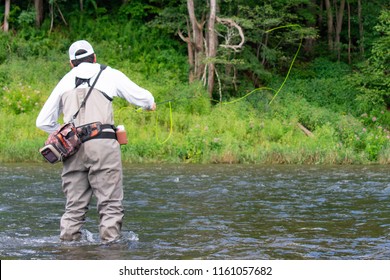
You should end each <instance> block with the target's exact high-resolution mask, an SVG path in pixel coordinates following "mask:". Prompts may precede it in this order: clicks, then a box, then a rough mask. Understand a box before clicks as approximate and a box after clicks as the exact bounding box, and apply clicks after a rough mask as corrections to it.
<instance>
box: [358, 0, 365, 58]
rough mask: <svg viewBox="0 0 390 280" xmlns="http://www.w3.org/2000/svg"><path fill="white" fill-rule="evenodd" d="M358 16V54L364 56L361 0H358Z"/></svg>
mask: <svg viewBox="0 0 390 280" xmlns="http://www.w3.org/2000/svg"><path fill="white" fill-rule="evenodd" d="M358 18H359V36H360V40H359V49H360V55H361V56H364V31H363V19H362V1H361V0H358Z"/></svg>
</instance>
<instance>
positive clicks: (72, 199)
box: [60, 139, 124, 243]
mask: <svg viewBox="0 0 390 280" xmlns="http://www.w3.org/2000/svg"><path fill="white" fill-rule="evenodd" d="M62 188H63V192H64V194H65V196H66V206H65V213H64V215H63V216H62V218H61V233H60V238H61V240H64V241H73V240H79V239H80V237H81V232H80V230H81V228H82V226H83V225H84V223H85V217H86V213H87V211H88V208H89V202H90V199H91V197H92V195H94V196H95V197H96V199H97V211H98V213H99V219H100V221H99V223H100V224H99V233H100V238H101V241H102V243H108V242H112V241H115V240H117V239H119V238H120V235H121V227H122V219H123V215H124V210H123V206H122V199H123V185H122V163H121V154H120V147H119V143H118V141H116V140H114V139H93V140H90V141H87V142H85V143H84V144H83V145H81V148H80V150H79V151H78V152H77V153H76V154H75V155H73V156H72V157H70V158H69V159H67V160H66V161H65V162H64V168H63V172H62Z"/></svg>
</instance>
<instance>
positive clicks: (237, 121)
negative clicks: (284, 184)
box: [0, 1, 390, 164]
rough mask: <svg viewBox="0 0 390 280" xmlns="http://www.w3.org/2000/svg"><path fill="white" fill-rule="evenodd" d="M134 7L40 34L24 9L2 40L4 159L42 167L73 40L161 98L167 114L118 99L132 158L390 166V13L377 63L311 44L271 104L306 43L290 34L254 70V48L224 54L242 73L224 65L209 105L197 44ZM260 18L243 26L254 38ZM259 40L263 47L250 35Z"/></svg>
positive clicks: (378, 27) (373, 46)
mask: <svg viewBox="0 0 390 280" xmlns="http://www.w3.org/2000/svg"><path fill="white" fill-rule="evenodd" d="M64 2H66V1H64ZM98 2H99V1H96V2H95V1H89V3H95V4H96V3H98ZM130 2H132V3H133V4H132V5H133V6H131V5H130V4H129V5H128V6H126V5H125V6H121V8H120V9H119V10H118V15H120V16H118V18H115V19H113V18H110V17H109V16H108V12H107V11H105V10H100V9H96V10H93V11H94V12H93V13H92V12H91V14H89V13H81V14H80V13H73V14H72V13H69V14H67V25H66V26H65V25H61V24H60V23H59V22H58V21H57V22H56V25H55V26H54V29H53V30H52V31H50V32H49V31H48V30H49V29H50V26H49V25H50V20H46V21H44V22H43V24H42V26H41V27H40V28H36V27H34V26H33V25H34V24H33V20H34V17H29V16H28V13H27V12H25V13H21V12H20V11H19V13H18V11H13V12H14V13H16V14H18V15H19V16H18V17H16V16H15V18H18V20H19V21H17V20H16V19H14V22H15V23H14V24H15V26H16V27H17V30H15V31H14V32H9V33H0V151H1V155H0V161H2V162H14V161H28V162H40V161H43V158H42V157H41V155H40V154H39V153H38V149H39V148H40V147H41V146H42V145H43V143H44V141H45V140H46V138H47V134H46V133H44V132H42V131H40V130H39V129H37V128H36V127H35V119H36V117H37V115H38V113H39V111H40V109H41V107H42V105H43V104H44V102H45V101H46V99H47V97H48V96H49V94H50V92H51V91H52V89H53V88H54V86H55V85H56V84H57V82H58V81H59V79H61V78H62V76H63V75H64V74H65V73H66V72H67V71H68V70H69V64H68V56H67V50H68V47H69V45H70V44H71V43H72V42H73V41H74V40H77V39H81V38H82V39H87V40H89V41H90V42H91V43H92V45H93V46H94V49H95V52H96V54H97V58H98V62H100V63H104V64H108V65H110V66H112V67H114V68H117V69H119V70H121V71H122V72H124V73H125V74H127V75H128V76H129V77H130V78H131V79H132V80H133V81H134V82H136V83H137V84H139V85H140V86H142V87H144V88H146V89H148V90H150V91H151V92H152V93H153V95H154V96H155V98H156V102H157V103H158V102H161V104H158V110H157V111H156V112H143V111H141V112H139V111H137V110H136V109H137V108H135V107H134V106H131V105H128V104H127V103H126V102H124V101H123V100H119V99H118V100H115V101H114V106H115V121H116V124H124V125H125V127H126V130H127V133H128V138H129V144H128V145H125V146H122V152H123V160H124V161H125V162H133V163H136V162H145V163H146V162H170V163H171V162H174V163H178V162H189V163H283V164H284V163H286V164H368V163H380V164H389V163H390V132H389V130H390V112H389V110H388V106H389V104H390V101H389V98H390V97H389V85H390V79H389V76H388V74H389V68H388V65H389V62H390V61H389V59H390V54H389V49H390V42H389V40H390V27H389V26H390V24H389V21H390V14H389V11H388V10H386V9H384V11H383V12H382V13H381V14H380V16H379V17H378V18H377V21H376V22H375V25H373V29H372V30H373V33H375V32H376V33H375V34H376V36H374V35H375V34H374V35H372V37H370V38H369V39H370V45H369V47H370V50H369V51H368V50H367V51H366V53H367V58H361V59H359V60H356V61H357V62H356V63H354V64H348V63H347V62H343V60H342V59H341V60H337V59H335V58H334V56H333V54H329V53H323V54H321V55H317V56H314V55H311V56H310V57H308V54H307V53H306V52H305V51H304V50H303V49H302V50H301V51H300V54H299V55H298V57H297V60H296V61H295V64H294V65H293V67H292V69H291V73H290V75H289V77H288V79H287V80H286V83H285V84H284V86H283V87H282V88H281V91H280V92H279V93H278V95H277V97H276V98H275V99H274V100H273V101H272V103H271V104H270V101H271V100H272V98H273V97H274V95H275V92H276V91H277V90H278V89H279V88H280V86H281V85H282V84H283V81H284V79H285V77H286V75H287V70H288V69H289V67H290V65H291V61H292V58H293V55H294V53H295V51H296V50H297V48H298V47H299V40H298V41H297V40H296V38H295V39H292V38H289V37H288V36H290V35H293V34H294V32H297V31H294V30H293V31H291V30H285V31H284V32H283V33H278V36H280V38H281V37H283V36H287V37H285V40H284V41H283V43H284V46H281V48H279V49H276V48H275V49H271V48H269V49H267V50H266V52H267V55H268V65H266V64H265V65H262V66H261V67H260V66H259V65H258V64H257V65H254V62H253V61H254V56H253V52H251V51H250V50H249V48H246V49H245V50H244V51H243V52H241V53H240V54H234V53H228V52H226V53H224V54H223V55H224V58H223V59H224V61H220V65H219V67H221V65H223V66H226V65H227V62H226V61H225V59H227V58H228V57H229V56H237V60H232V59H231V58H229V59H230V60H229V61H230V62H229V63H230V64H229V65H228V66H229V67H231V68H229V67H227V66H226V67H227V68H226V69H225V70H226V71H225V70H222V69H221V71H220V76H219V77H220V81H219V82H220V83H221V84H222V86H221V87H219V86H218V85H216V87H215V91H214V93H213V97H212V99H213V100H210V95H209V93H208V92H207V88H206V87H204V86H203V85H202V82H201V81H195V82H193V83H191V84H188V73H189V66H188V62H187V50H186V45H185V44H184V43H183V42H182V41H180V39H179V38H178V36H174V35H172V34H171V33H170V32H169V30H168V31H167V26H165V27H164V29H160V28H159V27H161V24H159V21H158V20H157V19H161V18H154V21H149V23H148V24H145V22H143V21H145V18H146V17H147V16H146V15H149V16H150V15H154V14H156V13H157V11H156V10H154V9H152V8H153V7H152V6H148V9H146V8H145V7H144V9H141V8H140V7H141V6H139V5H136V4H135V3H138V2H139V1H130ZM150 2H153V1H150ZM167 2H169V1H167ZM171 2H175V1H171ZM227 2H231V1H227ZM233 2H234V1H233ZM238 2H239V1H238ZM276 2H278V1H276ZM279 2H283V1H279ZM98 4H99V3H98ZM106 8H107V9H108V7H106ZM225 8H226V7H225ZM263 8H264V9H265V8H266V7H263ZM268 8H269V7H268ZM135 11H138V12H137V13H135ZM253 11H254V10H253ZM241 12H242V13H248V14H249V13H250V12H251V10H246V9H243V10H242V11H241ZM269 13H276V12H275V9H272V10H269ZM130 14H131V16H129V15H130ZM20 15H22V16H20ZM135 15H138V17H137V16H135ZM272 15H273V16H274V17H275V18H276V16H277V15H274V14H272ZM290 15H291V14H290ZM171 16H172V14H171ZM252 16H253V15H252ZM129 17H130V19H129ZM250 18H251V17H250V16H249V15H248V16H247V19H248V21H249V19H250ZM287 18H288V17H287ZM278 20H282V19H281V18H279V17H278ZM283 20H287V19H286V18H285V17H283ZM371 20H372V19H371ZM254 22H255V21H253V22H241V23H242V25H243V26H247V28H248V30H249V33H255V30H256V26H253V24H254ZM277 22H278V21H277ZM11 23H12V21H11ZM264 24H266V23H264ZM268 24H270V25H271V24H275V22H270V21H269V22H268ZM251 26H252V27H253V28H252V29H251ZM257 35H259V34H257ZM257 35H256V34H253V38H255V37H256V36H257ZM263 35H264V34H263ZM248 36H249V35H248ZM323 40H326V39H323ZM249 44H250V45H252V46H254V45H255V42H251V38H249ZM239 55H241V57H238V56H239ZM281 57H282V59H280V58H281ZM233 68H235V69H238V70H237V71H238V72H239V73H240V75H239V76H238V77H237V79H238V80H237V81H236V82H234V81H233V79H231V76H229V75H228V71H227V69H231V70H232V71H233ZM229 77H230V78H229ZM248 77H251V78H248ZM253 77H255V78H253ZM229 81H230V82H229ZM263 86H264V88H263ZM256 88H258V90H255V89H256ZM248 93H250V94H249V95H247V94H248ZM244 96H245V97H244ZM242 97H244V98H242ZM216 99H217V100H218V101H216ZM168 100H172V101H171V102H167V101H168ZM305 128H306V130H305Z"/></svg>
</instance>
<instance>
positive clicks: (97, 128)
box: [77, 122, 116, 143]
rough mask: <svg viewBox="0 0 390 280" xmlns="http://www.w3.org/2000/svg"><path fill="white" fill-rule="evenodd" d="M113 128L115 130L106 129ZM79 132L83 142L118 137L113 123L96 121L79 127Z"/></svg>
mask: <svg viewBox="0 0 390 280" xmlns="http://www.w3.org/2000/svg"><path fill="white" fill-rule="evenodd" d="M105 129H113V130H114V131H104V130H105ZM77 134H78V135H79V137H80V140H81V142H82V143H84V142H87V141H89V140H91V139H116V134H115V126H113V125H111V124H101V123H100V122H94V123H89V124H85V125H82V126H79V127H77Z"/></svg>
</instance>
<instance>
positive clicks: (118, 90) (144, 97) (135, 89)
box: [36, 63, 154, 133]
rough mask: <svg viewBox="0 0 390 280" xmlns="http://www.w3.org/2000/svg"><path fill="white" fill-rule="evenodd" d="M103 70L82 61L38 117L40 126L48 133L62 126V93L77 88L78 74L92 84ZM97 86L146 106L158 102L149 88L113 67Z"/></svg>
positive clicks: (61, 81) (105, 91) (55, 90)
mask: <svg viewBox="0 0 390 280" xmlns="http://www.w3.org/2000/svg"><path fill="white" fill-rule="evenodd" d="M99 71H100V64H98V63H81V64H80V65H79V66H77V67H74V68H72V70H71V71H69V72H68V73H67V74H66V75H65V76H64V77H63V78H62V79H61V80H60V82H59V83H58V84H57V86H56V87H55V88H54V90H53V91H52V93H51V94H50V96H49V98H48V99H47V101H46V103H45V105H44V106H43V108H42V110H41V112H40V113H39V115H38V117H37V120H36V126H37V127H38V128H40V129H42V130H44V131H46V132H48V133H52V132H54V131H56V130H57V129H58V128H59V127H60V124H59V122H58V118H59V116H60V115H61V113H62V108H61V102H60V101H61V97H62V94H64V93H65V92H67V91H69V90H72V89H74V88H75V81H76V77H78V78H81V79H90V81H89V84H90V85H92V84H93V82H94V80H95V78H96V76H97V74H98V73H99ZM82 87H88V84H87V83H84V84H82V85H80V86H79V88H82ZM95 88H96V89H98V90H100V91H101V92H103V93H104V94H106V95H107V96H108V97H110V98H114V97H121V98H124V99H126V100H127V101H128V102H129V103H132V104H134V105H137V106H140V107H142V108H144V109H150V108H151V107H152V105H153V103H154V97H153V95H152V94H151V93H150V92H149V91H147V90H146V89H143V88H141V87H140V86H138V85H137V84H135V83H134V82H132V81H131V80H130V79H129V78H128V77H127V76H126V75H125V74H123V73H122V72H121V71H119V70H116V69H113V68H111V67H109V66H108V67H107V68H106V69H105V70H104V71H103V72H102V73H101V75H100V77H99V79H98V81H97V82H96V85H95ZM87 102H88V101H87Z"/></svg>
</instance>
